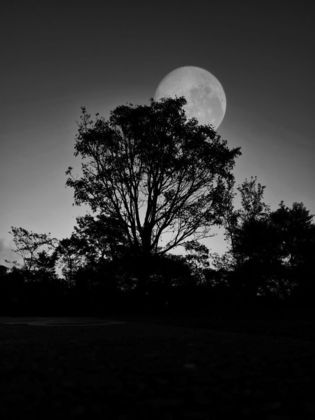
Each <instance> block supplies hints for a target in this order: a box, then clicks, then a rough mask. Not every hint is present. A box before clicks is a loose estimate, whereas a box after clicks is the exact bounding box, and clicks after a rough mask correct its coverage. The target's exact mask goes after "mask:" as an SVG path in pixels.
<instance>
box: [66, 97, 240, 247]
mask: <svg viewBox="0 0 315 420" xmlns="http://www.w3.org/2000/svg"><path fill="white" fill-rule="evenodd" d="M185 103H186V100H185V99H184V98H176V99H170V98H169V99H163V100H161V101H158V102H156V101H153V100H152V101H151V103H150V104H149V105H139V106H133V105H125V106H119V107H117V108H116V109H115V110H114V111H112V112H111V115H110V118H109V119H108V120H105V119H104V118H103V117H100V116H99V115H98V114H96V116H95V119H94V120H93V119H92V118H91V116H90V115H89V114H88V113H87V111H86V109H84V108H83V109H82V116H81V121H80V124H79V130H78V135H77V137H76V144H75V155H76V156H80V157H81V158H82V174H81V176H80V177H78V178H76V177H74V176H73V174H72V168H69V169H68V171H67V173H68V175H69V178H68V180H67V185H68V186H70V187H72V188H73V189H74V197H75V203H76V204H77V205H80V204H87V205H89V206H90V208H91V210H92V212H93V214H94V216H95V217H97V218H98V220H102V221H104V223H105V222H106V221H107V222H108V223H110V224H111V223H112V221H114V222H115V223H114V226H115V229H114V231H116V233H117V232H118V230H119V231H120V233H119V234H118V233H117V235H116V234H115V232H114V231H113V233H112V235H113V236H112V240H113V241H115V238H116V237H117V238H119V242H121V239H122V238H123V239H124V241H125V244H126V247H128V249H129V250H132V251H133V252H135V253H136V254H139V253H140V254H150V253H153V254H164V253H166V252H167V251H169V250H171V249H172V248H174V247H176V246H178V245H181V244H184V243H185V241H186V240H188V238H190V239H191V238H193V239H194V240H196V239H200V238H202V237H205V236H206V235H207V234H208V233H209V230H210V228H211V227H212V226H213V225H215V224H221V223H222V221H223V215H224V214H225V212H226V207H227V206H228V204H229V202H230V193H231V188H232V185H233V183H234V178H233V175H232V169H233V166H234V163H235V158H236V157H237V156H238V155H239V154H240V150H239V148H234V149H230V148H229V147H228V145H227V142H226V141H225V140H223V139H222V138H221V137H220V136H219V135H218V134H217V133H216V132H215V131H214V130H213V128H212V127H211V126H209V125H199V124H198V122H197V120H195V119H189V120H188V119H187V118H186V115H185V111H184V109H183V106H184V105H185ZM90 222H91V220H90Z"/></svg>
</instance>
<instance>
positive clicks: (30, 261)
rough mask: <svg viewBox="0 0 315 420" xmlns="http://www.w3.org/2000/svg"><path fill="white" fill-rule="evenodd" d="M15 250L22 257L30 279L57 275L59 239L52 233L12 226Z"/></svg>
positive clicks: (25, 270) (24, 268)
mask: <svg viewBox="0 0 315 420" xmlns="http://www.w3.org/2000/svg"><path fill="white" fill-rule="evenodd" d="M9 233H10V234H11V235H13V242H14V244H15V249H13V251H14V252H16V253H17V254H18V255H20V256H21V257H22V260H23V267H22V269H23V270H24V272H25V273H26V275H27V277H28V279H39V278H40V279H43V278H52V277H54V276H55V263H56V259H57V254H56V248H57V245H58V240H57V239H55V238H52V237H51V236H50V233H48V234H46V233H35V232H32V231H28V230H27V229H24V228H22V227H14V226H12V227H11V231H10V232H9Z"/></svg>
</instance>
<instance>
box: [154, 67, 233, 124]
mask: <svg viewBox="0 0 315 420" xmlns="http://www.w3.org/2000/svg"><path fill="white" fill-rule="evenodd" d="M175 96H177V97H179V96H184V97H185V99H186V101H187V104H186V105H185V106H184V109H185V112H186V115H187V117H188V118H196V119H197V120H198V123H199V124H211V125H212V127H213V128H214V129H217V128H218V127H219V125H220V124H221V123H222V121H223V118H224V115H225V111H226V97H225V93H224V90H223V87H222V85H221V83H220V82H219V80H218V79H217V78H216V77H215V76H213V74H211V73H210V72H209V71H207V70H204V69H202V68H200V67H194V66H184V67H179V68H177V69H175V70H173V71H171V72H170V73H168V74H167V75H166V76H165V77H164V78H163V79H162V80H161V82H160V83H159V85H158V87H157V89H156V91H155V95H154V99H155V100H156V101H158V100H160V99H162V98H169V97H171V98H174V97H175Z"/></svg>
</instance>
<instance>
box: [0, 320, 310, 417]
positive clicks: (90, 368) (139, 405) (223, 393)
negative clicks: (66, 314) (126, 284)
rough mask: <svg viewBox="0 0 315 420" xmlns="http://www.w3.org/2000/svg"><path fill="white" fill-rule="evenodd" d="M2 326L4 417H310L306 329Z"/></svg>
mask: <svg viewBox="0 0 315 420" xmlns="http://www.w3.org/2000/svg"><path fill="white" fill-rule="evenodd" d="M6 321H8V320H4V319H2V320H1V319H0V382H1V385H0V400H1V404H0V418H2V419H5V420H6V419H13V418H22V417H23V418H25V416H27V415H30V416H31V418H41V419H42V418H43V419H47V418H57V417H61V416H62V417H67V418H68V419H75V418H86V417H87V416H88V417H89V418H91V419H94V418H100V417H102V418H104V419H105V418H106V419H121V420H123V419H130V418H136V419H165V420H171V419H196V420H197V419H221V418H235V417H236V416H237V415H238V416H240V418H248V419H255V420H256V419H270V420H277V419H278V420H284V419H293V418H294V419H295V418H296V419H313V418H315V398H314V392H313V387H314V386H315V375H314V373H315V351H314V350H315V328H314V327H315V324H314V323H311V322H309V323H308V322H302V321H301V322H298V321H296V322H294V321H283V320H282V321H278V322H273V321H254V320H253V321H240V320H234V321H229V322H228V321H226V320H225V321H223V320H221V321H208V322H205V321H204V320H199V321H198V320H190V321H188V320H174V319H173V320H172V321H170V320H167V319H155V320H153V319H150V320H148V319H147V320H145V321H143V320H140V319H133V320H129V321H127V320H125V321H126V322H125V323H124V324H108V325H99V326H82V325H81V326H49V327H48V326H46V327H45V326H29V325H5V324H4V323H3V322H6ZM15 321H18V322H19V319H15ZM20 322H21V324H23V323H24V324H25V320H24V321H23V320H20ZM81 324H82V323H81Z"/></svg>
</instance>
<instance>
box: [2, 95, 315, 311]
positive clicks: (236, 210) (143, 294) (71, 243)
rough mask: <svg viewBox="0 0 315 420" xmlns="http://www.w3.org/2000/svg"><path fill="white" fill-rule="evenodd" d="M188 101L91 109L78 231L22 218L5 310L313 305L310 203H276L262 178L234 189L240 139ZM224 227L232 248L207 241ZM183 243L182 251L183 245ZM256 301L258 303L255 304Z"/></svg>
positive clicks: (83, 138) (84, 125)
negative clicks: (56, 230) (53, 229)
mask: <svg viewBox="0 0 315 420" xmlns="http://www.w3.org/2000/svg"><path fill="white" fill-rule="evenodd" d="M185 104H186V100H185V98H176V99H171V98H168V99H162V100H161V101H153V100H152V101H151V103H150V105H144V106H142V105H141V106H133V105H128V106H119V107H117V108H116V109H115V110H114V111H112V113H111V115H110V118H109V120H105V119H104V118H102V117H100V116H99V115H98V114H96V116H95V119H94V120H93V119H92V118H91V116H90V115H89V114H88V113H87V111H86V110H85V109H84V108H83V109H82V115H81V122H80V124H79V129H78V133H77V137H76V142H75V156H77V157H80V158H81V159H82V162H81V175H80V176H75V175H74V174H73V170H72V168H69V169H68V170H67V172H66V173H67V175H68V179H67V182H66V185H67V186H69V187H71V188H73V190H74V200H75V204H77V205H84V206H87V207H88V208H89V209H90V211H91V213H90V214H86V215H85V216H82V217H79V218H78V219H77V224H76V226H75V228H74V231H73V233H72V235H71V236H70V237H69V238H65V239H62V240H57V239H54V238H52V237H51V235H50V234H40V233H34V232H31V231H28V230H26V229H24V228H22V227H12V230H11V234H12V236H13V241H14V244H15V252H17V253H18V254H19V255H20V258H21V260H22V262H21V264H20V265H18V264H13V266H12V264H11V266H10V267H11V268H10V269H9V268H7V267H4V266H3V267H1V272H0V311H1V312H2V313H51V314H52V313H55V314H57V313H60V314H61V313H64V314H65V313H78V314H87V313H98V314H100V313H104V314H105V313H110V312H113V311H123V310H133V311H135V310H141V311H142V310H146V311H149V310H153V311H155V310H158V311H175V312H178V311H179V312H180V311H182V312H186V313H189V312H196V311H208V312H209V311H210V312H211V311H219V310H222V309H221V308H223V310H224V311H225V312H226V313H229V312H230V313H232V314H233V315H234V316H235V314H236V313H238V312H240V311H245V312H246V311H247V315H248V314H253V312H254V311H255V310H257V308H260V307H264V308H268V310H270V309H271V308H274V309H275V310H276V308H280V307H284V306H288V307H294V306H296V307H299V308H302V307H309V308H312V307H313V306H314V305H313V299H314V273H315V269H314V267H315V266H314V259H315V226H314V223H313V217H312V215H311V214H310V212H309V210H308V209H307V208H306V207H305V206H304V205H303V204H302V203H294V204H293V205H292V206H291V207H288V206H287V205H285V204H284V203H283V202H281V203H280V205H279V207H278V208H277V209H275V210H272V209H271V208H270V207H269V206H268V205H266V204H265V202H264V198H263V195H264V187H263V186H262V185H261V184H260V183H259V182H257V179H256V178H251V179H249V180H245V181H244V182H243V184H241V185H239V186H238V188H235V179H234V176H233V168H234V164H235V159H236V158H237V157H238V156H239V155H240V149H239V148H234V149H233V148H229V146H228V144H227V141H226V140H224V139H222V138H221V137H220V136H219V135H218V134H217V133H216V132H215V131H214V130H213V128H212V127H211V126H208V125H199V124H198V121H197V120H196V119H190V120H188V119H187V117H186V114H185V111H184V105H185ZM216 226H221V227H223V228H224V229H225V232H226V240H227V243H228V244H229V249H228V251H227V252H226V253H225V254H224V255H216V254H215V253H212V252H211V250H208V249H207V248H206V246H205V245H204V244H203V243H201V242H200V240H202V239H204V238H205V237H207V236H208V235H211V233H212V231H213V230H212V229H213V227H216ZM179 247H182V248H183V249H184V252H183V255H181V256H175V255H173V254H172V250H174V249H178V248H179ZM246 308H251V310H250V312H248V310H247V309H246Z"/></svg>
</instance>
